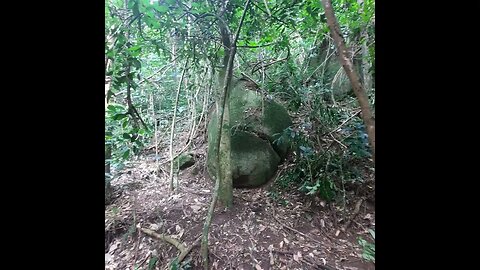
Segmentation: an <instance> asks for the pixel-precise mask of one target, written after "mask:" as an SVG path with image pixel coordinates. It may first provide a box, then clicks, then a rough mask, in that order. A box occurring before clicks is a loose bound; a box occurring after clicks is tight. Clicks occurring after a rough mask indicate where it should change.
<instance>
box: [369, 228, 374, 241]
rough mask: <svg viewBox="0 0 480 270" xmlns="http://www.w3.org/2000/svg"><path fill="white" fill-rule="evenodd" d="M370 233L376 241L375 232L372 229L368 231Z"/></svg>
mask: <svg viewBox="0 0 480 270" xmlns="http://www.w3.org/2000/svg"><path fill="white" fill-rule="evenodd" d="M368 232H369V233H370V235H371V236H372V237H373V239H375V231H374V230H372V229H368Z"/></svg>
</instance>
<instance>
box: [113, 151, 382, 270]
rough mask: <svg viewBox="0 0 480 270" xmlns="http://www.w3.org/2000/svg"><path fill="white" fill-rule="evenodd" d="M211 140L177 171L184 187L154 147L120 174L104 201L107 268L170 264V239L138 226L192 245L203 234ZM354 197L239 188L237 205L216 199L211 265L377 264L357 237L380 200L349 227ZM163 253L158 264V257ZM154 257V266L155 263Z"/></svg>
mask: <svg viewBox="0 0 480 270" xmlns="http://www.w3.org/2000/svg"><path fill="white" fill-rule="evenodd" d="M205 147H206V146H205V145H201V146H200V147H197V150H196V153H197V154H199V156H200V158H199V159H198V160H197V162H196V163H195V165H194V166H192V167H190V168H187V169H185V170H183V171H181V172H180V173H179V176H178V177H179V183H180V188H179V190H178V192H177V193H176V194H172V193H170V192H169V186H168V175H167V174H166V173H165V172H162V171H160V173H159V174H156V172H155V171H156V162H155V160H153V159H152V158H149V157H148V155H145V156H143V157H142V158H141V159H139V160H138V161H136V162H134V163H132V164H131V165H130V166H129V167H127V168H125V169H124V170H123V171H122V172H121V174H120V175H119V176H117V177H115V178H114V180H113V181H112V186H113V188H114V190H115V194H116V196H117V198H116V199H115V201H114V202H113V204H111V205H108V206H106V208H105V269H108V270H111V269H132V270H133V269H167V268H166V266H167V265H168V264H169V263H170V262H171V261H172V259H173V258H175V257H176V256H178V255H179V253H180V252H179V250H178V249H177V248H176V247H174V246H173V245H172V244H169V243H167V242H165V241H162V240H158V239H156V238H153V237H151V236H149V235H147V234H145V233H143V232H140V231H139V230H135V228H145V229H149V230H152V231H155V232H157V233H160V234H162V233H163V234H165V235H168V236H170V237H172V238H174V239H176V240H178V242H180V243H183V245H184V246H185V248H186V247H190V246H191V245H192V243H194V242H195V240H196V239H197V238H198V237H199V236H200V234H201V230H202V226H203V222H204V220H205V215H206V212H207V208H208V205H209V203H210V199H211V190H212V188H213V182H212V181H211V180H210V178H209V176H208V173H207V172H206V171H205V169H204V168H205V155H204V154H205V150H206V149H205ZM354 208H355V202H353V201H352V203H351V204H349V205H347V207H346V210H344V211H340V210H341V209H339V207H338V206H334V205H333V204H326V203H325V202H323V201H321V200H320V199H318V198H317V199H314V198H311V197H305V196H304V195H302V194H300V193H299V192H290V193H286V192H282V191H275V192H274V191H272V189H271V185H267V186H265V187H262V188H257V189H235V190H234V204H233V207H232V209H229V210H225V209H220V208H218V207H217V209H216V211H215V214H214V218H213V221H212V226H211V230H210V240H209V243H210V256H211V260H210V262H211V268H212V269H350V270H353V269H367V270H368V269H375V265H374V264H373V263H372V262H367V261H365V260H363V259H362V248H361V246H360V245H359V244H358V237H362V238H363V239H366V240H368V241H370V242H372V239H371V238H370V236H369V233H368V229H369V228H374V226H375V207H374V205H371V203H369V202H368V201H366V202H363V203H362V205H361V206H360V207H359V208H358V213H357V214H356V215H355V218H354V219H353V220H352V221H351V222H350V226H349V227H348V229H347V230H346V231H345V232H343V231H341V230H340V229H341V228H343V227H344V226H345V224H346V223H347V222H349V220H350V217H351V216H352V214H351V213H352V212H353V211H354ZM152 258H157V260H156V262H155V265H153V262H154V260H153V259H152ZM149 264H150V265H151V267H152V268H149ZM183 264H184V265H185V266H184V268H183V269H200V268H201V258H200V255H199V246H195V247H193V249H192V250H191V252H190V253H189V254H188V255H187V256H186V257H185V259H184V260H183Z"/></svg>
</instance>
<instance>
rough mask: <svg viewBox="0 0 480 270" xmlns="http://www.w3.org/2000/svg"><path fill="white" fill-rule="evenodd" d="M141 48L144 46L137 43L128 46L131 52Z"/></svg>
mask: <svg viewBox="0 0 480 270" xmlns="http://www.w3.org/2000/svg"><path fill="white" fill-rule="evenodd" d="M141 48H142V46H140V45H135V46H132V47H130V48H128V50H129V51H131V52H134V51H138V50H140V49H141Z"/></svg>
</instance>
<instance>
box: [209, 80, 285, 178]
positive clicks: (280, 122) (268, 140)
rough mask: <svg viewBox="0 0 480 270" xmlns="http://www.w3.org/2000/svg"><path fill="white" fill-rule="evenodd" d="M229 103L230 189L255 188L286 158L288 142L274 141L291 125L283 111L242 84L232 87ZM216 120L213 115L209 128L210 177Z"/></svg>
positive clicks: (214, 170) (214, 149)
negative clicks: (231, 182) (231, 187)
mask: <svg viewBox="0 0 480 270" xmlns="http://www.w3.org/2000/svg"><path fill="white" fill-rule="evenodd" d="M229 102H230V103H229V105H230V126H231V128H230V131H231V151H232V152H231V158H232V160H231V167H232V180H233V186H234V187H258V186H260V185H263V184H265V183H266V182H267V181H268V180H269V179H270V178H271V177H272V176H273V175H274V174H275V172H276V170H277V166H278V164H279V163H280V161H281V160H282V159H283V158H284V157H285V156H286V154H287V151H288V142H287V141H285V140H277V139H278V138H279V137H280V135H281V134H282V132H283V131H284V130H285V129H286V128H288V127H289V126H291V125H292V121H291V119H290V116H289V115H288V113H287V111H286V110H285V108H284V107H282V106H281V105H280V104H278V103H276V102H274V101H273V100H268V99H263V97H262V95H261V94H260V93H258V92H256V91H252V90H250V89H247V88H246V85H245V81H243V80H239V81H237V82H236V83H235V84H234V87H233V88H232V91H231V93H230V98H229ZM217 118H218V117H217V115H216V113H215V112H213V113H212V116H211V119H210V122H209V124H208V157H207V166H208V172H209V173H210V175H211V176H212V177H213V176H214V175H215V173H216V167H217V164H216V156H215V155H216V147H215V145H214V142H215V139H216V136H217V134H218V130H217V121H218V119H217Z"/></svg>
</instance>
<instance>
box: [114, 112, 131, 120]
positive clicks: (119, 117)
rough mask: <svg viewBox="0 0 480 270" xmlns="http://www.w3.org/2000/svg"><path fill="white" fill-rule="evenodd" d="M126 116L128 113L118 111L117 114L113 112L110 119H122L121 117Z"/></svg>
mask: <svg viewBox="0 0 480 270" xmlns="http://www.w3.org/2000/svg"><path fill="white" fill-rule="evenodd" d="M127 116H128V113H119V114H115V115H114V116H113V117H112V119H113V120H122V119H123V118H125V117H127Z"/></svg>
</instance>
